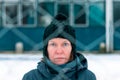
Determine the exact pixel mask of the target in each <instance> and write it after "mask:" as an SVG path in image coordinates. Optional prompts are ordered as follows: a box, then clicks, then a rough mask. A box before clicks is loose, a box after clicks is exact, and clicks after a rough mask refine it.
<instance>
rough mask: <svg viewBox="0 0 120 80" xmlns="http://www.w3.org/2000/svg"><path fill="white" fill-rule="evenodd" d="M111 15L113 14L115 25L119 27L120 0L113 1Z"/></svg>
mask: <svg viewBox="0 0 120 80" xmlns="http://www.w3.org/2000/svg"><path fill="white" fill-rule="evenodd" d="M113 12H114V14H113V16H114V25H115V27H120V25H119V23H120V1H114V4H113Z"/></svg>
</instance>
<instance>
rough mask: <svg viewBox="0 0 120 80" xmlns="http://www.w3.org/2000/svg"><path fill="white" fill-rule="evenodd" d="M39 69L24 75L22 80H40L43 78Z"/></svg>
mask: <svg viewBox="0 0 120 80" xmlns="http://www.w3.org/2000/svg"><path fill="white" fill-rule="evenodd" d="M40 75H41V74H40V73H39V71H38V70H37V69H33V70H31V71H29V72H27V73H25V74H24V76H23V78H22V80H40V79H41V78H42V77H41V76H40Z"/></svg>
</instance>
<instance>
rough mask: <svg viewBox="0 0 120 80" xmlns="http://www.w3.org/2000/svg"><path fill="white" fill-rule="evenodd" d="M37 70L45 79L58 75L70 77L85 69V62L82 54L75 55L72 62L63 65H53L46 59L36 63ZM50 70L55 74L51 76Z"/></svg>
mask: <svg viewBox="0 0 120 80" xmlns="http://www.w3.org/2000/svg"><path fill="white" fill-rule="evenodd" d="M37 69H38V71H39V72H40V73H41V74H42V75H43V76H44V77H46V78H51V76H53V75H59V74H63V75H64V74H66V75H67V76H69V77H70V76H72V75H73V74H75V73H76V72H77V71H80V70H84V69H87V60H86V58H85V57H84V56H83V55H82V54H80V53H76V55H75V59H74V60H73V61H71V62H69V63H67V64H64V65H55V64H53V63H52V62H51V61H50V60H49V59H48V58H47V57H46V59H45V60H43V61H41V62H39V63H38V66H37ZM50 70H52V72H56V73H55V74H51V72H50ZM66 79H67V78H66Z"/></svg>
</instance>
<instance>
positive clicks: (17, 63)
mask: <svg viewBox="0 0 120 80" xmlns="http://www.w3.org/2000/svg"><path fill="white" fill-rule="evenodd" d="M84 56H85V57H86V58H87V59H88V66H89V67H88V68H89V69H90V70H91V71H93V72H94V73H95V74H96V77H97V80H120V54H115V53H114V54H84ZM41 58H42V55H41V54H36V55H35V54H24V55H23V54H0V80H22V77H23V75H24V74H25V73H26V72H28V71H29V70H31V69H34V68H36V66H37V63H38V62H39V61H40V59H41Z"/></svg>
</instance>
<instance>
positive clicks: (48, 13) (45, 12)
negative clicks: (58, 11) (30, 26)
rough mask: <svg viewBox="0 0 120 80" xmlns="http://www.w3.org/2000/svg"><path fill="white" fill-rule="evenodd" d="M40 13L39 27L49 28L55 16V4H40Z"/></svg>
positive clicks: (38, 10) (38, 9)
mask: <svg viewBox="0 0 120 80" xmlns="http://www.w3.org/2000/svg"><path fill="white" fill-rule="evenodd" d="M37 12H38V25H39V26H42V27H44V26H47V25H49V24H50V22H51V20H52V17H53V16H54V12H55V11H54V2H40V3H39V4H38V8H37Z"/></svg>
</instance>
